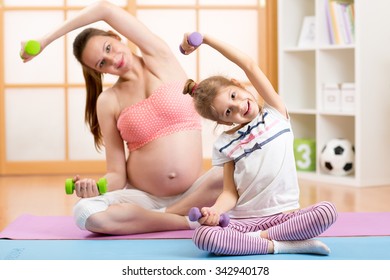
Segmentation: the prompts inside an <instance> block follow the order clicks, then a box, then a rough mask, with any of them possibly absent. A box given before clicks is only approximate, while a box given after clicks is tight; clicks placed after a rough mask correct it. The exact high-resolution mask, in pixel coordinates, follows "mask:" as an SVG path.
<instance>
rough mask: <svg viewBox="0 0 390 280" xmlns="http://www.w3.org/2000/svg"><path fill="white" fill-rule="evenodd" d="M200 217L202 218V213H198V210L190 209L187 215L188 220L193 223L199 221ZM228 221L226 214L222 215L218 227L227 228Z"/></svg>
mask: <svg viewBox="0 0 390 280" xmlns="http://www.w3.org/2000/svg"><path fill="white" fill-rule="evenodd" d="M201 217H202V213H200V210H199V208H196V207H192V208H191V209H190V212H189V213H188V218H189V219H190V221H192V222H195V221H197V220H199V219H200V218H201ZM229 221H230V217H229V215H227V214H226V213H223V214H222V215H221V216H220V217H219V225H220V226H221V227H227V225H228V224H229Z"/></svg>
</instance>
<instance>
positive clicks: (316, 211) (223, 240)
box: [192, 201, 337, 255]
mask: <svg viewBox="0 0 390 280" xmlns="http://www.w3.org/2000/svg"><path fill="white" fill-rule="evenodd" d="M336 219H337V211H336V208H335V206H334V205H333V204H332V203H330V202H327V201H323V202H320V203H317V204H315V205H312V206H309V207H307V208H304V209H300V210H297V211H295V212H291V213H286V214H283V213H281V214H276V215H272V216H267V217H261V218H250V219H232V220H231V221H230V224H229V225H228V226H227V227H225V228H222V227H219V226H200V227H199V228H197V229H196V230H195V233H194V236H193V238H192V240H193V241H194V243H195V245H196V246H197V247H198V248H199V249H201V250H204V251H208V252H211V253H215V254H219V255H264V254H267V253H268V243H269V240H277V241H287V240H305V239H310V238H313V237H316V236H319V235H320V234H321V233H323V232H324V231H325V230H327V229H328V228H329V227H330V226H331V225H332V224H333V223H334V222H335V221H336ZM258 230H262V231H264V230H267V231H268V238H269V239H264V238H258V237H253V236H249V235H247V234H245V233H246V232H253V231H258Z"/></svg>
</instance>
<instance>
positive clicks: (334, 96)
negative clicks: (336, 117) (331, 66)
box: [322, 83, 341, 112]
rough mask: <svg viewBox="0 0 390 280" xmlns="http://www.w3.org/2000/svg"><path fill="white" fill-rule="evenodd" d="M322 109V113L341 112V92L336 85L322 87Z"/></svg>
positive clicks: (327, 84)
mask: <svg viewBox="0 0 390 280" xmlns="http://www.w3.org/2000/svg"><path fill="white" fill-rule="evenodd" d="M322 97H323V98H322V107H323V109H324V111H332V112H335V111H337V112H339V111H341V91H340V85H339V84H337V83H326V84H323V85H322Z"/></svg>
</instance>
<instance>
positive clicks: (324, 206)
mask: <svg viewBox="0 0 390 280" xmlns="http://www.w3.org/2000/svg"><path fill="white" fill-rule="evenodd" d="M316 208H317V210H318V211H319V213H321V215H322V214H325V215H326V217H327V220H328V221H329V224H333V223H334V222H336V220H337V216H338V213H337V209H336V206H335V205H334V204H333V203H332V202H329V201H323V202H321V203H319V204H318V205H317V207H316Z"/></svg>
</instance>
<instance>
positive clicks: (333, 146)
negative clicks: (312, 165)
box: [320, 138, 355, 176]
mask: <svg viewBox="0 0 390 280" xmlns="http://www.w3.org/2000/svg"><path fill="white" fill-rule="evenodd" d="M320 166H321V169H322V170H323V171H324V172H326V173H328V174H331V175H337V176H344V175H348V174H351V173H352V172H353V171H354V168H355V147H354V146H353V145H352V144H351V142H350V141H348V140H347V139H344V138H336V139H331V140H330V141H329V142H328V143H326V145H325V146H324V147H323V148H322V151H321V154H320Z"/></svg>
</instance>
